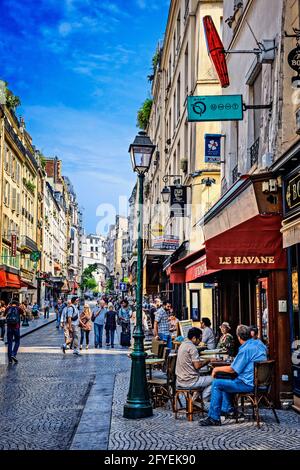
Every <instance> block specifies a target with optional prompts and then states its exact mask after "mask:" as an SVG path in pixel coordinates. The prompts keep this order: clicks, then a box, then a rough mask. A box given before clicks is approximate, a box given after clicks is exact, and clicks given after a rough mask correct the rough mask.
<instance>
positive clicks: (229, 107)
mask: <svg viewBox="0 0 300 470" xmlns="http://www.w3.org/2000/svg"><path fill="white" fill-rule="evenodd" d="M225 108H226V109H227V111H229V109H231V104H230V103H227V104H226V106H225Z"/></svg>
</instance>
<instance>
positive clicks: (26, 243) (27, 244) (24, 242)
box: [20, 235, 38, 251]
mask: <svg viewBox="0 0 300 470" xmlns="http://www.w3.org/2000/svg"><path fill="white" fill-rule="evenodd" d="M20 246H21V247H22V248H23V249H29V250H31V251H38V246H37V244H36V243H35V241H34V240H32V239H31V238H30V237H27V235H23V236H22V237H21V241H20Z"/></svg>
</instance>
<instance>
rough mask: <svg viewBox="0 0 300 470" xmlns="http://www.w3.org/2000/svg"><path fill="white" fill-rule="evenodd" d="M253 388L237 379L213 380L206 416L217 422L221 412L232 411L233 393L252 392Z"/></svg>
mask: <svg viewBox="0 0 300 470" xmlns="http://www.w3.org/2000/svg"><path fill="white" fill-rule="evenodd" d="M252 391H253V387H250V386H249V385H246V384H244V382H242V381H241V380H239V379H238V378H237V379H235V380H230V379H214V381H213V384H212V389H211V399H210V407H209V413H208V416H209V417H210V418H212V419H214V420H217V421H218V420H219V419H220V416H221V411H222V412H224V413H229V412H231V411H233V406H232V395H233V394H235V393H239V392H240V393H243V392H252Z"/></svg>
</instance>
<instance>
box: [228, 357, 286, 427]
mask: <svg viewBox="0 0 300 470" xmlns="http://www.w3.org/2000/svg"><path fill="white" fill-rule="evenodd" d="M274 370H275V361H273V360H270V361H261V362H256V363H255V365H254V391H253V392H252V393H238V394H236V395H235V397H234V403H235V410H236V422H238V405H239V399H241V406H242V412H243V414H244V410H245V400H249V401H250V403H251V405H252V412H253V415H252V416H253V419H254V420H256V423H257V427H260V414H259V406H260V404H261V403H263V402H264V403H265V404H266V405H267V407H268V409H271V410H272V411H273V413H274V416H275V419H276V421H277V423H278V424H280V421H279V418H278V416H277V414H276V410H275V407H274V404H273V401H272V398H271V396H270V391H271V388H272V383H273V377H274Z"/></svg>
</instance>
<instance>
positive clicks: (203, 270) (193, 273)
mask: <svg viewBox="0 0 300 470" xmlns="http://www.w3.org/2000/svg"><path fill="white" fill-rule="evenodd" d="M216 272H218V270H216V269H210V270H209V269H207V259H206V255H205V256H202V258H200V260H199V261H197V263H195V264H193V265H192V266H189V267H188V268H187V269H186V273H185V282H195V281H199V282H201V280H202V279H203V278H204V277H207V276H210V275H211V274H214V273H216Z"/></svg>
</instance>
